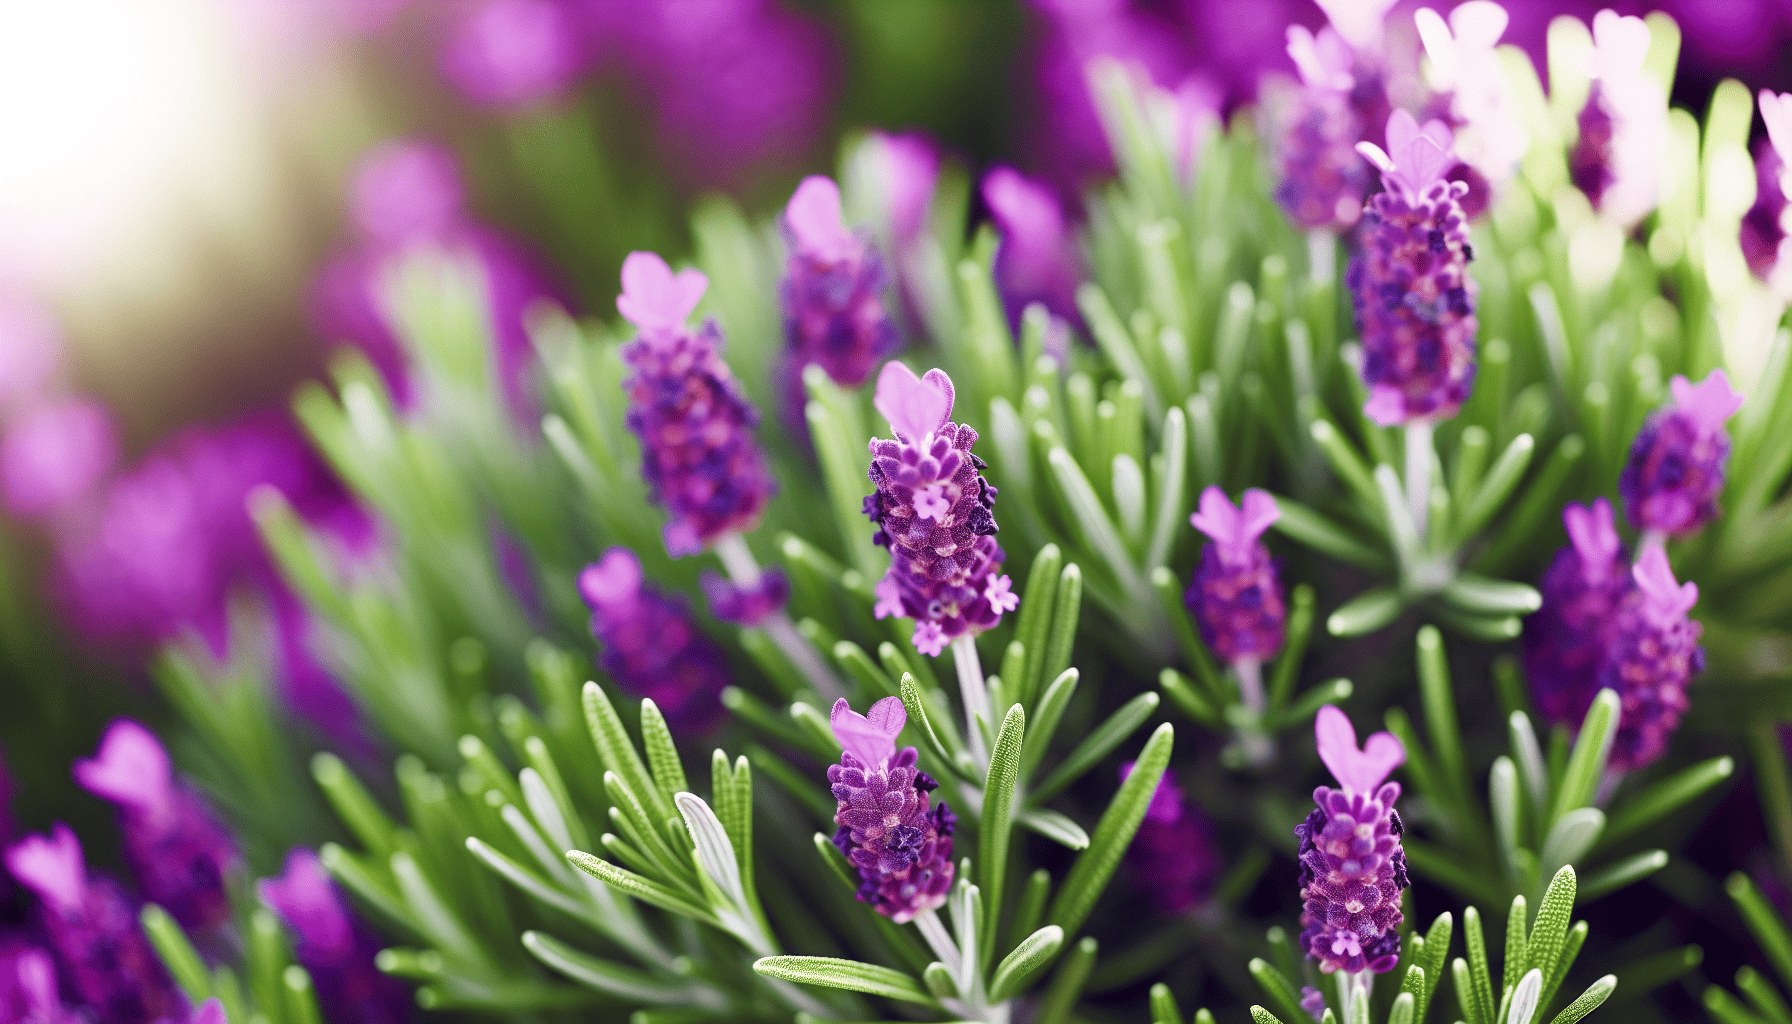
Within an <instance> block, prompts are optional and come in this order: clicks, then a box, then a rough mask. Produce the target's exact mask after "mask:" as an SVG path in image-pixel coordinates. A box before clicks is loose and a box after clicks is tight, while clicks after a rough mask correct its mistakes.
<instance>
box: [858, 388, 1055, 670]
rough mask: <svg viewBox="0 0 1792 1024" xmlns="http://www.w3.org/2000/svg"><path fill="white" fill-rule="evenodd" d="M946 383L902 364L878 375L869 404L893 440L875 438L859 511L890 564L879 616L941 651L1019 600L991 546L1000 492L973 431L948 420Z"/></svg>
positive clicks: (933, 651) (924, 646) (930, 650)
mask: <svg viewBox="0 0 1792 1024" xmlns="http://www.w3.org/2000/svg"><path fill="white" fill-rule="evenodd" d="M952 394H953V392H952V380H951V378H949V377H947V376H946V374H945V371H943V370H938V369H934V370H929V371H927V375H926V376H925V377H916V376H915V372H914V371H913V370H911V369H909V368H908V367H907V366H904V365H903V364H901V363H898V362H894V361H892V362H890V363H886V364H885V365H884V368H883V371H882V372H881V373H880V374H879V375H878V379H877V394H876V396H875V397H874V399H873V404H874V405H875V406H876V407H877V411H878V412H880V413H882V414H883V415H884V417H885V418H887V419H888V420H889V421H890V427H891V429H892V430H893V431H894V432H895V434H896V439H895V440H893V441H886V440H882V439H879V438H875V437H874V438H872V439H871V446H870V447H871V456H872V458H871V469H870V473H869V475H870V477H871V482H872V484H873V485H875V487H876V488H877V490H876V491H875V492H873V493H872V494H871V495H869V496H868V497H866V499H865V514H866V516H867V517H868V518H870V520H871V521H872V523H874V524H876V526H877V533H876V535H875V536H874V537H873V540H874V541H875V542H876V543H878V544H880V545H883V546H885V547H888V548H889V549H890V569H889V571H888V572H887V573H885V575H884V578H883V580H882V581H881V582H880V583H879V584H878V586H877V598H878V601H877V605H876V607H875V608H874V609H873V611H874V613H875V614H876V615H877V617H878V618H884V617H886V616H890V615H898V616H902V617H906V618H911V619H914V620H915V634H914V643H915V647H916V648H917V649H919V650H920V651H921V652H922V653H924V654H927V655H929V656H933V655H937V654H938V653H939V652H940V651H942V650H944V649H945V648H946V645H947V644H948V643H950V642H951V641H952V640H955V639H957V638H958V637H960V636H964V635H967V634H974V633H979V632H982V631H983V630H986V629H989V628H991V627H993V626H994V625H995V624H996V623H997V622H999V621H1001V618H1002V613H1003V612H1007V611H1013V610H1014V609H1015V608H1016V607H1017V606H1018V605H1019V604H1020V597H1019V596H1018V595H1017V594H1015V593H1014V591H1013V581H1012V580H1010V579H1009V578H1008V577H1007V576H1004V575H1002V574H1001V569H1002V558H1003V555H1002V549H1001V547H999V546H998V545H997V544H996V539H995V532H996V520H995V511H994V510H995V500H996V489H995V487H993V486H992V485H991V484H990V483H989V482H988V481H987V480H985V479H984V478H983V473H982V470H983V468H984V462H983V460H982V459H979V458H978V457H977V456H975V455H973V454H971V446H972V445H973V444H975V443H976V442H977V432H976V431H975V430H972V429H971V428H970V427H968V426H960V425H958V424H955V423H953V422H951V421H950V419H949V418H948V417H950V416H951V415H952Z"/></svg>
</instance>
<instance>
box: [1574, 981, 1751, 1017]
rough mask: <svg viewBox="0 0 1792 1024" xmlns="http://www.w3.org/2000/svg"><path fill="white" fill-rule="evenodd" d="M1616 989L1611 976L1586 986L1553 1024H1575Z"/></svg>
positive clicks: (1616, 983) (1616, 982)
mask: <svg viewBox="0 0 1792 1024" xmlns="http://www.w3.org/2000/svg"><path fill="white" fill-rule="evenodd" d="M1617 987H1618V979H1617V978H1616V977H1614V976H1613V975H1610V974H1608V975H1606V976H1605V977H1603V978H1600V979H1599V980H1598V981H1595V982H1594V983H1593V984H1591V985H1588V986H1587V990H1586V991H1585V992H1582V993H1581V994H1580V997H1579V998H1577V999H1576V1000H1575V1001H1574V1002H1572V1003H1569V1004H1568V1006H1567V1008H1566V1009H1564V1010H1563V1011H1562V1012H1561V1013H1558V1014H1556V1019H1555V1021H1554V1022H1553V1024H1575V1021H1578V1020H1580V1019H1581V1018H1582V1017H1585V1016H1586V1015H1587V1014H1589V1013H1592V1012H1593V1011H1594V1010H1597V1009H1598V1008H1599V1004H1600V1003H1603V1002H1605V1000H1606V998H1607V997H1609V996H1610V995H1611V994H1612V989H1615V988H1617ZM1705 991H1706V992H1712V991H1721V990H1720V989H1716V988H1715V987H1714V988H1710V989H1706V990H1705Z"/></svg>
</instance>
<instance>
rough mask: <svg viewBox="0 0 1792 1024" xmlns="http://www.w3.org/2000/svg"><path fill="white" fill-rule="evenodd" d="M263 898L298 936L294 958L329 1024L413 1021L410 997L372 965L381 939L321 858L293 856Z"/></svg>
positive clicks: (264, 884)
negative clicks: (306, 975) (351, 906)
mask: <svg viewBox="0 0 1792 1024" xmlns="http://www.w3.org/2000/svg"><path fill="white" fill-rule="evenodd" d="M260 893H261V899H262V902H264V903H266V904H267V905H268V907H269V908H270V909H272V910H273V911H274V913H275V914H277V915H279V917H280V919H281V920H282V921H284V922H286V925H287V927H289V928H291V929H292V931H293V934H294V935H295V936H296V937H297V941H296V942H295V943H294V944H293V955H294V956H295V957H296V958H297V959H298V961H299V964H300V965H301V966H303V967H304V968H305V970H306V972H307V973H309V974H310V975H311V983H312V985H313V986H314V987H315V988H316V990H317V1000H318V1003H319V1005H320V1006H321V1007H322V1008H323V1011H324V1017H325V1019H327V1020H329V1021H330V1022H331V1024H398V1022H400V1021H403V1020H405V1019H407V1018H408V1017H409V1016H410V1006H411V998H410V993H409V992H407V991H406V990H405V987H404V985H403V984H402V983H400V982H399V981H398V980H397V979H396V978H393V977H391V976H390V975H387V974H384V973H382V972H381V971H380V970H379V968H378V967H376V966H375V965H374V957H375V956H376V954H378V952H379V950H380V948H381V945H382V943H381V942H380V940H379V937H378V936H376V935H374V934H373V933H372V931H370V930H369V929H368V927H367V925H366V923H365V922H363V921H362V920H361V919H360V918H358V917H356V916H355V915H354V914H353V913H352V912H351V911H350V909H349V906H348V901H347V900H345V899H344V898H343V895H342V893H341V891H340V890H338V889H337V887H336V883H334V882H332V881H331V880H330V876H329V874H328V873H327V872H326V871H325V870H324V866H323V863H322V862H321V861H319V860H318V859H317V854H315V853H312V852H311V851H310V850H294V851H292V852H291V853H290V854H288V855H287V857H286V871H285V873H284V874H282V875H281V876H280V877H279V878H270V879H263V880H262V881H261V883H260Z"/></svg>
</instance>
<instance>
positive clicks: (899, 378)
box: [871, 359, 952, 444]
mask: <svg viewBox="0 0 1792 1024" xmlns="http://www.w3.org/2000/svg"><path fill="white" fill-rule="evenodd" d="M871 404H872V405H874V406H876V407H877V411H878V412H880V413H883V415H884V418H885V419H887V420H889V421H890V427H891V428H892V429H893V430H895V431H896V434H897V436H898V437H900V438H901V439H902V440H904V441H907V442H908V443H910V444H920V443H921V442H922V441H923V440H924V439H925V438H926V437H927V435H929V434H931V433H933V432H934V431H936V430H938V429H939V428H940V427H942V426H944V425H945V423H946V417H948V416H950V415H952V380H951V378H949V377H947V376H946V373H945V371H944V370H939V369H933V370H929V371H927V376H926V377H925V378H921V377H917V376H915V371H913V370H911V369H909V368H908V367H907V366H905V365H903V364H902V363H900V362H897V361H896V360H893V359H892V360H891V361H889V362H887V363H885V364H884V368H883V370H882V371H881V372H879V373H878V375H877V393H876V395H875V396H873V398H872V400H871Z"/></svg>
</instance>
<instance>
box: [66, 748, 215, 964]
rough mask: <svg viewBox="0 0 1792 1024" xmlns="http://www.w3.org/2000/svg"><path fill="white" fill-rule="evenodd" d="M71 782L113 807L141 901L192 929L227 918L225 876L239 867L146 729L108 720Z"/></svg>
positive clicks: (205, 928)
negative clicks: (157, 907)
mask: <svg viewBox="0 0 1792 1024" xmlns="http://www.w3.org/2000/svg"><path fill="white" fill-rule="evenodd" d="M75 780H76V781H77V782H79V783H80V784H81V786H82V788H84V789H86V790H87V791H88V792H90V793H92V794H94V795H95V796H98V797H102V798H104V799H106V800H109V801H111V802H112V803H114V804H116V805H117V806H118V816H119V825H120V827H121V830H122V831H123V833H124V855H125V862H126V863H127V864H129V865H130V868H131V872H132V874H134V875H135V876H136V878H137V884H138V887H139V889H140V890H141V892H142V894H143V898H144V899H146V900H148V901H149V902H151V903H154V904H156V905H157V906H160V907H161V908H162V909H163V910H166V911H168V913H169V914H171V915H172V916H173V917H174V919H175V920H176V921H178V922H180V924H181V927H183V928H186V929H188V930H192V931H201V932H203V931H209V930H212V929H215V928H218V927H220V926H222V925H224V924H225V923H226V922H227V921H228V920H229V919H230V894H229V892H228V890H227V888H226V881H227V879H228V878H229V876H230V875H231V874H233V873H235V872H237V871H239V870H241V867H242V858H241V856H240V854H239V853H238V851H237V848H236V843H235V842H233V841H232V840H231V838H230V836H229V835H228V834H227V833H226V832H225V831H224V828H223V826H221V825H219V824H218V822H217V821H216V820H215V819H214V818H213V817H212V815H211V812H210V811H208V810H207V809H206V807H205V805H204V804H203V803H202V802H201V801H200V799H199V796H198V794H196V793H194V792H192V791H191V790H190V789H188V788H187V787H186V786H183V785H180V784H178V783H177V782H176V781H175V779H174V770H173V768H172V767H171V766H170V765H169V763H168V753H167V751H165V750H163V749H162V744H161V741H159V740H157V739H156V737H155V734H154V733H151V732H150V731H149V730H148V729H146V728H144V727H143V726H142V725H140V724H138V723H136V722H133V721H131V720H130V719H128V718H121V719H119V720H117V721H116V722H113V723H112V724H111V725H110V726H109V727H107V729H106V735H105V736H104V738H102V739H101V740H100V748H99V750H98V751H97V752H96V753H95V754H94V756H93V757H91V758H82V759H81V760H79V761H76V762H75Z"/></svg>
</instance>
